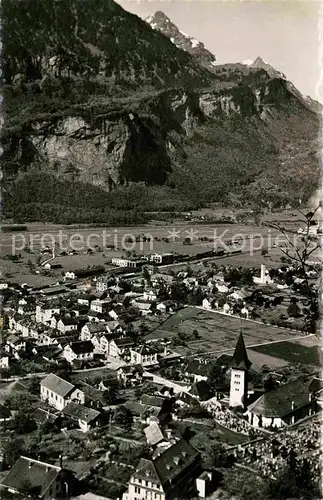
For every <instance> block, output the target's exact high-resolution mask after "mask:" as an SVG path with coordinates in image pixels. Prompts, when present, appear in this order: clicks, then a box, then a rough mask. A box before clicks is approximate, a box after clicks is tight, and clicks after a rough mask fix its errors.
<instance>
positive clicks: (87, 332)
mask: <svg viewBox="0 0 323 500" xmlns="http://www.w3.org/2000/svg"><path fill="white" fill-rule="evenodd" d="M106 331H107V329H106V326H105V324H104V323H100V322H94V321H90V322H88V323H86V324H85V325H84V326H83V328H82V329H81V340H92V337H94V336H96V335H100V334H103V333H105V332H106Z"/></svg>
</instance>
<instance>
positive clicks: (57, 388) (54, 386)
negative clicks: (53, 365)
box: [40, 373, 75, 398]
mask: <svg viewBox="0 0 323 500" xmlns="http://www.w3.org/2000/svg"><path fill="white" fill-rule="evenodd" d="M40 385H42V386H43V387H46V389H49V390H50V391H52V392H54V393H55V394H58V395H59V396H61V397H63V398H65V397H66V396H67V395H68V394H69V393H70V392H72V391H73V390H74V389H75V386H74V385H73V384H71V383H70V382H67V381H66V380H64V379H62V378H61V377H58V376H57V375H55V374H54V373H50V374H49V375H47V377H45V378H44V379H43V380H42V381H41V383H40Z"/></svg>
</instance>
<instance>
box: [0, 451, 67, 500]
mask: <svg viewBox="0 0 323 500" xmlns="http://www.w3.org/2000/svg"><path fill="white" fill-rule="evenodd" d="M61 470H62V469H61V468H60V467H56V466H55V465H51V464H47V463H45V462H40V461H38V460H34V459H32V458H27V457H22V456H21V457H20V458H18V460H17V461H16V462H15V464H14V465H13V466H12V468H11V469H10V471H9V472H8V474H7V475H6V476H5V478H4V479H3V481H2V485H4V486H6V487H7V488H10V489H13V490H15V491H23V490H24V487H25V484H26V483H28V485H29V486H30V489H31V491H32V492H33V493H35V494H36V495H37V496H43V495H45V493H46V492H47V490H48V488H49V487H50V485H51V484H52V483H53V481H55V479H56V478H57V476H58V475H59V474H60V472H61Z"/></svg>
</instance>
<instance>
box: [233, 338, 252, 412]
mask: <svg viewBox="0 0 323 500" xmlns="http://www.w3.org/2000/svg"><path fill="white" fill-rule="evenodd" d="M250 366H251V362H250V361H249V359H248V354H247V350H246V346H245V343H244V339H243V335H242V332H241V333H240V335H239V338H238V342H237V345H236V348H235V351H234V354H233V357H232V361H231V380H230V404H229V406H230V407H231V408H234V407H237V406H243V407H245V406H246V401H247V396H248V370H249V368H250Z"/></svg>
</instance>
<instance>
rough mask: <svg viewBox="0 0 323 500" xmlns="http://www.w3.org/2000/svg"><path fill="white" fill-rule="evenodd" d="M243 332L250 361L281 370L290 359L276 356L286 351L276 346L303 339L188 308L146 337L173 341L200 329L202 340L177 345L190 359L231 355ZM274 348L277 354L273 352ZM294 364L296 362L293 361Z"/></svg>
mask: <svg viewBox="0 0 323 500" xmlns="http://www.w3.org/2000/svg"><path fill="white" fill-rule="evenodd" d="M240 329H241V330H242V332H243V335H244V339H245V343H246V346H247V347H249V349H248V353H249V355H250V360H251V361H252V363H253V364H254V365H256V366H262V365H265V364H266V365H269V366H274V367H281V366H285V365H287V364H288V362H289V360H288V359H285V358H284V357H283V356H281V355H276V354H275V353H276V351H277V353H278V352H281V350H282V349H281V348H279V347H277V348H276V351H275V346H280V345H281V344H283V345H285V344H287V345H289V343H290V342H293V340H294V339H295V338H298V337H300V334H299V333H298V332H294V331H292V330H288V329H284V328H277V327H274V326H270V325H264V324H261V323H258V322H255V321H248V320H243V319H241V318H238V317H233V316H227V315H224V314H220V313H216V312H211V311H205V310H203V309H201V308H198V307H186V308H185V309H183V310H181V311H179V313H176V314H174V315H173V316H171V317H170V318H169V319H167V320H166V321H165V322H164V323H162V324H161V325H160V327H158V328H157V329H156V330H154V331H153V332H151V333H150V334H149V335H148V336H147V337H146V338H147V339H149V340H156V339H164V338H168V339H172V338H174V337H175V336H176V335H177V334H178V333H179V332H182V333H185V334H191V333H192V332H193V331H194V330H197V332H198V334H199V336H200V338H199V339H197V340H194V341H189V342H187V343H186V345H185V346H176V351H177V352H179V353H181V354H183V355H186V356H189V355H194V354H197V353H205V354H221V353H228V354H230V352H231V353H232V351H233V349H234V348H235V346H236V342H237V338H238V335H239V332H240ZM307 338H308V337H306V339H307ZM270 343H273V344H270ZM262 344H268V352H267V350H266V347H267V345H264V346H262ZM295 345H297V344H295ZM257 346H261V347H263V350H262V349H261V348H259V349H258V348H257ZM271 346H272V347H273V351H270V349H269V348H270V347H271ZM308 349H311V348H308ZM313 349H315V348H313ZM291 362H296V361H294V360H291Z"/></svg>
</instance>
